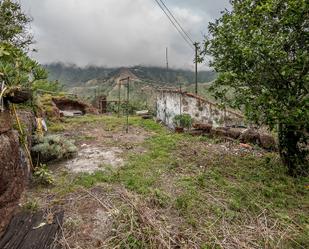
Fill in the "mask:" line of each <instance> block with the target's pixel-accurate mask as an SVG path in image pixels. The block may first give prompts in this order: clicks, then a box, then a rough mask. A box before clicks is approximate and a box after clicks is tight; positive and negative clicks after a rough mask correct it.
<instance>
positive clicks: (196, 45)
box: [193, 42, 199, 94]
mask: <svg viewBox="0 0 309 249" xmlns="http://www.w3.org/2000/svg"><path fill="white" fill-rule="evenodd" d="M193 45H194V47H195V94H197V92H198V91H197V52H198V45H199V44H198V42H195V43H194V44H193Z"/></svg>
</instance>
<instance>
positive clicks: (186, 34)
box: [160, 0, 194, 44]
mask: <svg viewBox="0 0 309 249" xmlns="http://www.w3.org/2000/svg"><path fill="white" fill-rule="evenodd" d="M160 2H161V3H162V4H163V6H164V7H165V9H166V10H167V11H168V13H169V14H170V15H171V17H172V18H173V19H174V21H175V22H176V23H177V24H178V26H179V28H180V29H181V30H182V32H183V33H184V34H185V36H186V37H188V39H189V40H190V41H191V43H192V44H193V43H194V42H193V40H192V39H191V37H190V35H189V34H188V33H187V32H186V31H185V30H184V28H183V27H182V26H181V25H180V23H179V22H178V21H177V19H176V18H175V16H174V15H173V13H172V12H171V11H170V9H169V8H168V7H167V6H166V4H165V3H164V2H163V0H160Z"/></svg>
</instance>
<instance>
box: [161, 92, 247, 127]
mask: <svg viewBox="0 0 309 249" xmlns="http://www.w3.org/2000/svg"><path fill="white" fill-rule="evenodd" d="M178 114H190V116H191V117H192V118H193V120H194V121H195V122H199V123H208V124H212V125H213V126H214V127H219V126H232V125H236V126H238V125H243V117H242V116H241V115H239V114H237V113H235V112H231V111H225V110H222V109H220V108H218V106H217V105H215V104H213V103H211V102H210V101H207V100H205V99H203V98H201V97H198V96H195V95H193V94H188V93H185V92H180V91H174V90H160V91H158V93H157V119H159V120H161V121H162V122H164V123H165V124H166V125H167V126H168V127H170V128H173V127H174V124H173V118H174V117H175V116H176V115H178Z"/></svg>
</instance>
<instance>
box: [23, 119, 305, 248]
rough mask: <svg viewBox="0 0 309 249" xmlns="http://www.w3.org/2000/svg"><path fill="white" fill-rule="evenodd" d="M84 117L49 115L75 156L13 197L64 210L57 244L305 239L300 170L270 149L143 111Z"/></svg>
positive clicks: (270, 244) (298, 243)
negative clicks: (146, 116) (290, 168)
mask: <svg viewBox="0 0 309 249" xmlns="http://www.w3.org/2000/svg"><path fill="white" fill-rule="evenodd" d="M124 123H125V122H124V119H123V118H116V117H111V116H85V117H79V118H70V119H66V120H65V122H64V123H55V124H53V125H52V126H51V127H50V128H51V132H52V133H57V134H61V135H62V136H65V137H67V138H68V139H74V140H75V143H76V145H77V146H78V153H77V155H76V156H75V157H74V158H72V159H68V160H66V161H61V162H53V163H50V164H49V165H48V166H49V168H50V169H51V170H52V172H53V175H54V178H55V183H54V184H53V185H52V186H48V187H46V186H39V185H34V184H33V185H30V186H29V188H28V190H27V191H26V192H25V194H24V197H23V199H22V201H21V203H20V206H21V207H22V208H24V209H29V210H32V211H33V210H37V209H43V210H44V211H45V213H46V216H48V214H50V213H52V212H55V210H60V209H63V210H64V211H65V218H64V225H63V227H62V232H61V234H59V236H58V238H56V241H55V245H61V246H62V248H76V249H77V248H89V249H90V248H306V247H307V246H308V245H309V244H308V239H307V238H308V235H309V234H308V231H309V227H308V226H309V223H308V221H309V220H308V217H309V215H308V214H309V213H308V209H307V208H308V190H307V189H306V188H305V185H306V183H307V182H308V181H307V180H308V179H297V180H296V179H293V178H290V177H288V176H286V175H285V172H284V169H283V166H282V165H281V163H280V161H279V160H278V156H277V155H276V154H275V153H269V152H267V151H265V150H263V149H260V148H259V147H257V146H248V147H246V146H243V145H241V144H240V143H238V142H237V141H234V142H233V141H228V142H226V141H223V140H220V139H210V138H208V137H207V136H200V137H192V136H190V135H187V134H173V133H171V132H169V131H168V130H166V129H165V128H164V127H161V126H160V125H159V124H156V123H155V122H154V121H152V120H141V119H140V118H135V117H132V118H130V127H129V133H128V134H126V133H125V127H124Z"/></svg>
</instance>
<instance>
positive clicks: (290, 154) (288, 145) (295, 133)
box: [278, 123, 309, 177]
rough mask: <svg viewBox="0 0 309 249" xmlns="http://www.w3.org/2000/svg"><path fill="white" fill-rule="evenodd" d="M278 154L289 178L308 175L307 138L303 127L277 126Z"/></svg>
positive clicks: (281, 124)
mask: <svg viewBox="0 0 309 249" xmlns="http://www.w3.org/2000/svg"><path fill="white" fill-rule="evenodd" d="M278 138H279V153H280V157H281V159H282V161H283V163H284V164H285V165H286V167H287V169H288V173H289V175H291V176H294V177H297V176H306V175H308V174H309V162H308V140H307V139H308V138H306V134H305V130H304V129H303V127H297V126H295V125H286V124H283V123H280V124H279V131H278Z"/></svg>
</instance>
